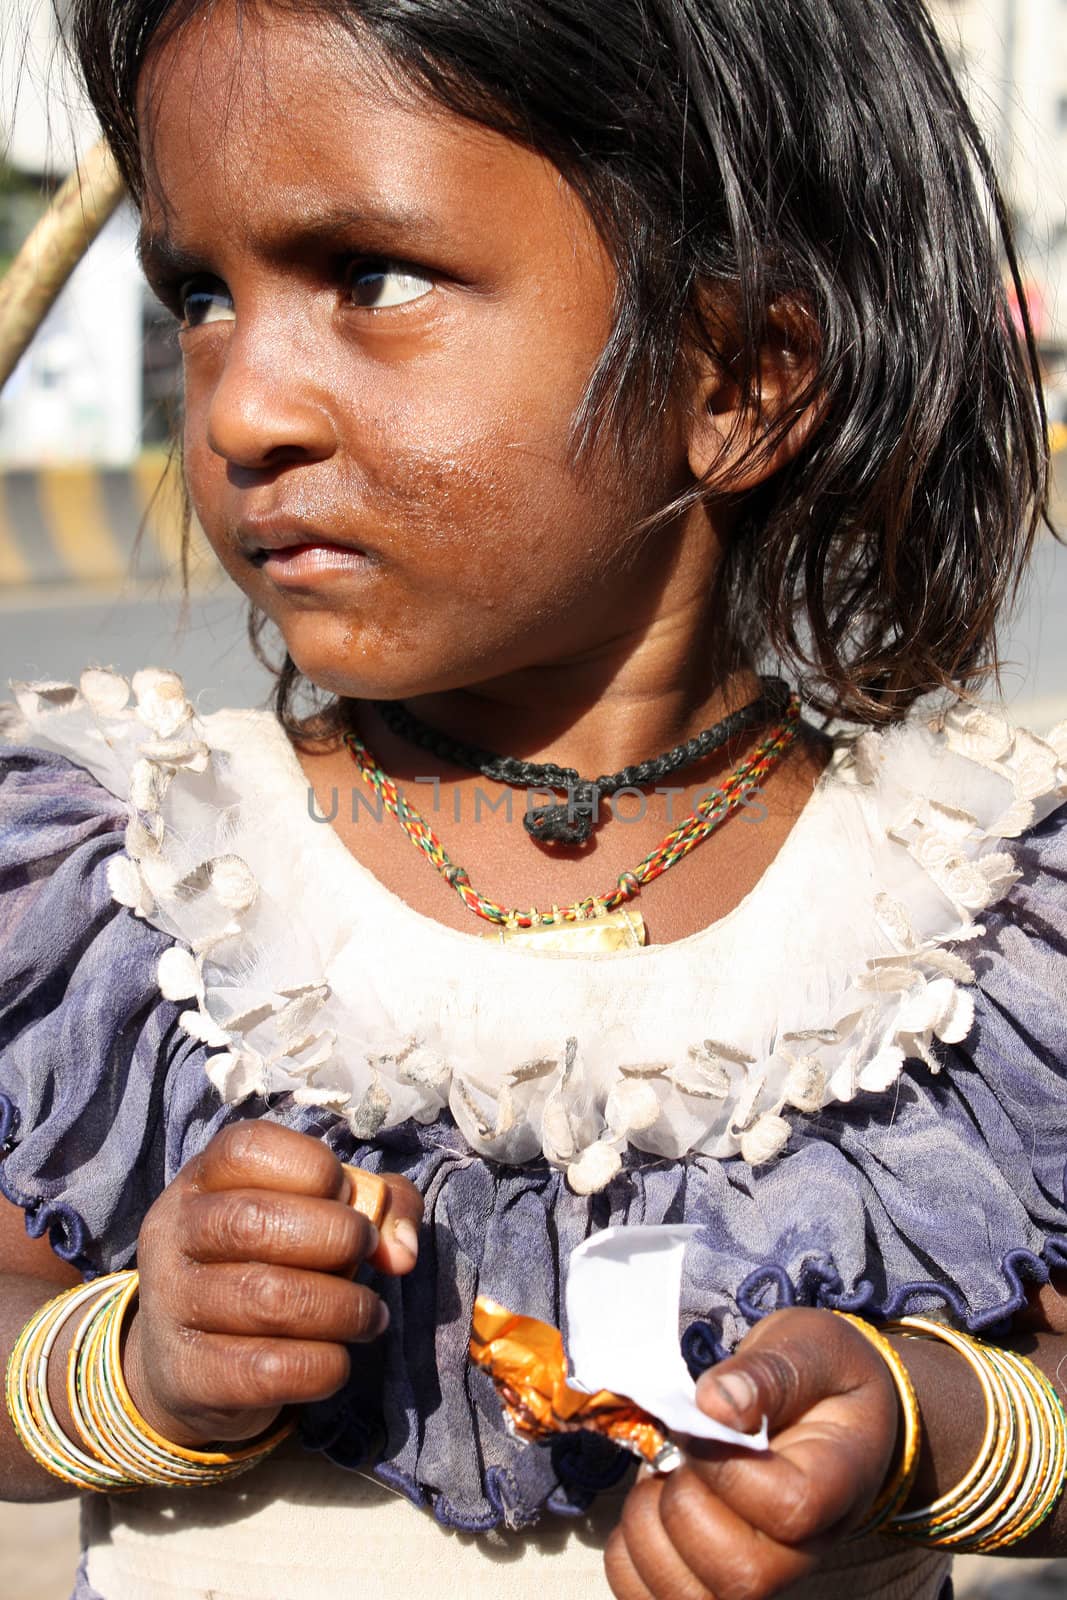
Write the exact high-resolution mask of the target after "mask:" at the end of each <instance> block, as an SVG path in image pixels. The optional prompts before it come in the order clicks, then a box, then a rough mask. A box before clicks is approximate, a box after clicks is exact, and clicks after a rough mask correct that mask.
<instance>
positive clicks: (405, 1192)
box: [367, 1173, 422, 1277]
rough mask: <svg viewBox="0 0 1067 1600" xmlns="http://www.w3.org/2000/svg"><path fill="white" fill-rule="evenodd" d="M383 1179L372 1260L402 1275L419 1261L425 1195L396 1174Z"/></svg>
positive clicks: (386, 1269) (387, 1269)
mask: <svg viewBox="0 0 1067 1600" xmlns="http://www.w3.org/2000/svg"><path fill="white" fill-rule="evenodd" d="M367 1176H368V1177H369V1176H371V1174H369V1173H368V1174H367ZM380 1182H381V1183H382V1184H383V1185H384V1188H385V1193H384V1196H383V1205H382V1219H381V1221H380V1223H379V1224H378V1227H379V1231H380V1239H379V1243H378V1247H377V1249H375V1250H374V1251H372V1253H371V1256H370V1263H371V1265H372V1266H374V1267H377V1268H378V1269H379V1271H381V1272H387V1273H389V1274H391V1275H393V1276H397V1277H399V1276H401V1275H402V1274H403V1273H406V1272H410V1271H411V1269H412V1267H413V1266H414V1265H415V1262H416V1261H417V1260H418V1255H419V1226H420V1224H421V1222H422V1195H421V1194H420V1193H419V1191H418V1190H417V1189H416V1188H415V1185H414V1184H413V1183H409V1182H408V1180H407V1178H402V1177H399V1176H398V1175H397V1174H395V1173H390V1174H386V1175H383V1177H382V1178H381V1179H380Z"/></svg>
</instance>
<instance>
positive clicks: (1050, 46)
mask: <svg viewBox="0 0 1067 1600" xmlns="http://www.w3.org/2000/svg"><path fill="white" fill-rule="evenodd" d="M930 10H931V12H932V13H933V15H934V18H935V20H936V21H937V23H938V24H939V26H940V28H941V32H942V37H943V38H944V41H945V46H946V49H947V52H948V54H949V57H950V59H951V60H952V63H953V65H954V67H955V68H956V70H957V73H958V75H959V76H960V78H961V79H962V81H963V83H964V86H965V88H966V89H967V92H968V95H969V98H970V102H971V106H972V108H973V110H974V113H975V116H976V118H977V120H978V122H979V124H980V125H981V128H982V131H983V133H984V134H985V137H986V140H987V142H988V143H989V146H990V148H991V150H992V151H993V154H994V157H995V160H996V163H997V169H998V171H999V173H1000V177H1001V181H1002V183H1003V186H1004V191H1005V195H1006V198H1007V201H1008V204H1009V206H1010V208H1011V211H1012V216H1013V220H1014V223H1015V230H1016V235H1017V239H1018V244H1019V251H1020V256H1021V258H1022V267H1023V275H1024V278H1025V282H1026V299H1027V306H1028V309H1029V311H1030V315H1031V319H1032V321H1033V324H1034V329H1035V332H1036V334H1037V337H1038V342H1039V344H1040V346H1041V348H1042V352H1043V354H1044V357H1045V361H1046V364H1047V368H1048V376H1049V379H1050V384H1051V388H1052V394H1051V396H1050V398H1051V400H1052V402H1053V405H1054V407H1055V406H1056V404H1057V391H1059V395H1060V397H1061V398H1060V399H1059V402H1058V408H1059V418H1058V420H1060V421H1063V420H1065V418H1067V386H1065V384H1064V367H1065V363H1067V4H1064V0H930Z"/></svg>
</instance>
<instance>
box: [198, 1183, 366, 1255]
mask: <svg viewBox="0 0 1067 1600" xmlns="http://www.w3.org/2000/svg"><path fill="white" fill-rule="evenodd" d="M177 1222H178V1224H179V1227H180V1230H181V1231H180V1235H179V1243H180V1245H181V1248H182V1249H183V1251H184V1253H185V1255H186V1257H187V1258H189V1259H191V1260H193V1261H201V1262H209V1261H269V1262H273V1263H274V1264H275V1265H276V1266H282V1267H307V1268H310V1269H311V1270H312V1271H318V1272H336V1273H342V1274H350V1273H352V1272H354V1271H355V1270H356V1268H358V1267H359V1265H360V1264H361V1263H362V1262H363V1260H364V1259H365V1258H366V1257H367V1255H368V1254H370V1252H372V1251H373V1250H374V1249H376V1247H377V1243H378V1235H377V1231H376V1230H375V1229H374V1227H373V1226H372V1225H371V1223H369V1222H368V1221H367V1219H366V1217H361V1216H360V1215H359V1213H358V1212H356V1211H353V1210H351V1208H350V1207H349V1206H345V1205H340V1204H339V1203H338V1202H337V1201H336V1200H315V1199H309V1198H308V1197H306V1196H304V1195H294V1194H278V1193H276V1192H273V1191H268V1190H266V1189H229V1190H224V1191H221V1192H219V1193H217V1194H196V1193H194V1194H191V1195H188V1196H187V1197H186V1198H185V1201H184V1204H183V1205H182V1208H181V1213H180V1216H179V1217H178V1218H177Z"/></svg>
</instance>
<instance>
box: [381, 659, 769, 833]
mask: <svg viewBox="0 0 1067 1600" xmlns="http://www.w3.org/2000/svg"><path fill="white" fill-rule="evenodd" d="M760 683H761V685H762V693H761V694H760V695H759V696H758V697H757V698H756V699H755V700H752V701H750V702H749V704H748V705H747V706H742V707H740V709H739V710H737V711H732V712H731V713H730V715H729V716H728V717H724V718H723V720H722V721H721V722H717V723H716V724H715V726H714V727H712V728H705V729H704V732H703V733H698V734H695V735H694V737H693V738H692V739H687V740H686V741H685V742H684V744H676V745H675V746H674V748H673V749H672V750H667V751H665V752H664V753H663V755H661V756H657V757H656V758H655V760H654V761H639V762H637V763H636V765H634V766H632V767H623V768H622V770H621V771H620V772H612V773H609V774H605V775H604V776H603V777H600V778H593V779H589V778H583V777H581V776H580V775H579V773H578V772H577V771H576V769H575V768H574V767H558V766H556V765H555V763H554V762H546V763H543V764H541V763H538V762H535V761H519V760H518V759H517V758H516V757H515V756H498V755H494V753H493V752H492V751H491V750H482V749H480V748H479V747H478V746H477V745H469V744H464V743H463V742H462V740H459V739H453V738H452V737H451V735H450V734H447V733H442V732H441V730H440V729H439V728H432V727H430V725H429V723H427V722H423V721H422V719H421V717H416V716H415V714H414V713H413V712H411V711H409V710H408V709H407V707H406V706H405V705H403V704H402V703H401V702H400V701H399V700H376V701H375V702H374V706H375V709H376V710H377V712H378V714H379V716H380V717H381V719H382V721H383V722H384V723H385V725H386V727H387V728H388V729H389V730H390V732H391V733H395V734H396V735H397V737H398V738H401V739H405V740H406V741H407V742H408V743H409V744H414V745H417V746H418V747H419V749H421V750H428V751H430V753H431V754H432V755H435V756H437V757H438V758H439V759H440V760H441V761H447V762H448V763H450V764H451V765H452V766H457V767H466V768H468V770H469V771H471V772H480V773H481V775H482V777H483V778H489V779H491V780H492V781H493V782H494V783H506V784H509V785H510V786H511V787H512V788H516V789H565V790H566V793H567V799H566V800H565V801H564V802H563V803H559V802H550V803H549V804H547V805H540V806H531V807H528V808H527V813H526V816H525V818H524V819H523V821H524V824H525V827H526V831H527V833H528V834H529V835H530V837H531V838H533V839H536V840H537V841H538V843H540V844H565V845H580V844H585V843H586V841H587V840H588V838H589V835H590V833H591V832H592V829H593V827H594V825H595V823H596V822H597V821H599V807H600V796H601V795H612V794H616V793H617V792H618V791H619V790H620V789H636V788H641V787H643V786H645V785H647V784H650V783H656V782H658V781H659V779H661V778H666V777H667V776H668V775H669V774H670V773H672V772H677V771H678V770H679V768H681V767H687V766H689V765H691V763H692V762H694V761H701V760H703V759H704V757H705V756H709V755H711V754H712V753H713V752H714V751H716V750H719V749H721V748H722V746H723V745H724V744H727V743H728V742H729V741H730V740H731V739H735V738H736V737H737V735H738V734H740V733H747V732H748V731H749V730H750V729H752V728H756V727H759V726H761V725H762V724H763V723H766V722H770V721H771V720H772V719H773V718H774V717H780V716H781V715H782V713H783V712H784V711H785V709H786V707H787V706H788V704H789V694H790V690H789V685H788V684H787V683H786V682H784V680H783V679H781V678H761V679H760Z"/></svg>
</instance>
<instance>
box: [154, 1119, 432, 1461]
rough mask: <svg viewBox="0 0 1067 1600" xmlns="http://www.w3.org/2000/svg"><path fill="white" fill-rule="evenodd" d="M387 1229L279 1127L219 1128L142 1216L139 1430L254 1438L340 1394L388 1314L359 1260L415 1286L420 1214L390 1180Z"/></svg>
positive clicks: (341, 1175)
mask: <svg viewBox="0 0 1067 1600" xmlns="http://www.w3.org/2000/svg"><path fill="white" fill-rule="evenodd" d="M383 1182H384V1183H385V1185H386V1188H387V1193H386V1203H385V1209H384V1212H383V1214H382V1219H381V1229H380V1231H379V1229H377V1228H375V1227H374V1225H373V1224H372V1223H371V1222H369V1221H368V1220H367V1218H366V1217H365V1216H362V1215H361V1214H360V1213H359V1212H358V1211H355V1210H353V1208H352V1206H351V1205H350V1203H349V1200H350V1191H351V1184H350V1181H349V1178H348V1176H347V1175H346V1173H345V1170H344V1168H343V1167H342V1165H341V1163H340V1161H338V1159H337V1157H336V1156H335V1155H334V1154H333V1152H332V1151H331V1150H330V1149H329V1148H328V1147H327V1146H326V1145H324V1144H322V1143H320V1141H319V1140H317V1139H313V1138H310V1137H309V1136H308V1135H306V1134H302V1133H294V1132H293V1131H292V1130H291V1129H288V1128H281V1127H278V1126H277V1125H276V1124H274V1123H270V1122H240V1123H234V1124H232V1125H231V1126H229V1127H227V1128H224V1129H223V1130H222V1132H221V1133H218V1134H216V1136H215V1138H214V1139H212V1141H211V1143H210V1144H209V1145H208V1146H207V1148H206V1149H205V1150H204V1151H203V1152H202V1154H200V1155H199V1156H196V1157H194V1159H193V1160H192V1161H190V1162H189V1163H188V1165H187V1166H185V1167H184V1168H183V1169H182V1171H181V1172H180V1173H179V1174H178V1176H177V1178H176V1179H175V1180H174V1182H173V1183H172V1184H171V1185H170V1186H169V1188H167V1189H166V1190H165V1191H164V1192H163V1194H162V1195H160V1197H159V1199H158V1200H157V1201H156V1203H155V1205H153V1207H152V1208H151V1210H150V1211H149V1213H148V1215H147V1216H146V1217H145V1220H144V1223H143V1225H142V1228H141V1233H140V1238H139V1241H138V1246H137V1265H138V1269H139V1271H140V1295H139V1300H138V1308H137V1312H136V1315H135V1316H134V1319H133V1322H132V1324H131V1327H130V1331H129V1335H128V1337H127V1340H126V1346H125V1350H124V1353H123V1370H124V1372H125V1375H126V1381H127V1383H128V1385H129V1389H130V1393H131V1395H132V1397H133V1400H134V1403H135V1404H136V1405H137V1407H138V1409H139V1410H140V1411H141V1413H142V1415H143V1416H144V1418H145V1420H146V1421H147V1422H148V1423H150V1424H151V1426H152V1427H154V1428H155V1429H156V1430H157V1431H158V1432H160V1433H162V1434H163V1435H164V1436H165V1437H166V1438H168V1439H170V1440H171V1441H172V1443H174V1444H178V1445H184V1446H187V1447H191V1448H200V1447H201V1446H203V1445H206V1444H208V1443H214V1442H232V1441H235V1440H243V1439H251V1438H253V1437H255V1436H256V1435H257V1434H259V1433H262V1432H263V1430H264V1429H266V1428H268V1427H269V1426H270V1425H271V1423H272V1422H273V1421H274V1419H275V1418H276V1417H277V1415H278V1413H279V1411H281V1409H282V1408H283V1407H284V1406H288V1405H303V1404H306V1403H307V1402H309V1401H312V1400H322V1399H325V1398H326V1397H327V1396H328V1395H331V1394H333V1393H335V1391H336V1390H338V1389H339V1388H341V1387H342V1385H343V1384H344V1383H345V1381H346V1380H347V1378H348V1373H349V1353H348V1350H347V1349H346V1346H347V1345H350V1344H354V1343H360V1342H365V1341H369V1340H371V1339H375V1338H377V1336H378V1335H379V1334H380V1333H382V1332H383V1330H384V1329H385V1327H386V1325H387V1324H388V1320H389V1318H388V1312H387V1309H386V1306H385V1304H384V1303H383V1301H381V1300H380V1299H379V1297H378V1296H377V1295H376V1294H375V1293H374V1292H373V1290H371V1289H368V1288H366V1287H365V1286H364V1285H362V1284H357V1283H353V1282H352V1279H353V1277H354V1275H355V1273H356V1272H357V1271H358V1269H359V1267H360V1266H361V1265H362V1263H363V1262H364V1261H369V1262H370V1263H371V1264H372V1265H373V1266H375V1267H377V1268H378V1269H379V1270H380V1271H382V1272H386V1273H390V1274H401V1273H405V1272H410V1270H411V1268H412V1267H413V1266H414V1265H415V1260H416V1256H417V1253H418V1223H419V1221H420V1219H421V1216H422V1200H421V1197H420V1196H419V1194H418V1192H417V1191H416V1190H415V1189H414V1188H413V1187H412V1185H411V1184H410V1183H408V1181H407V1180H406V1179H405V1178H396V1177H389V1178H385V1179H383Z"/></svg>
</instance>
